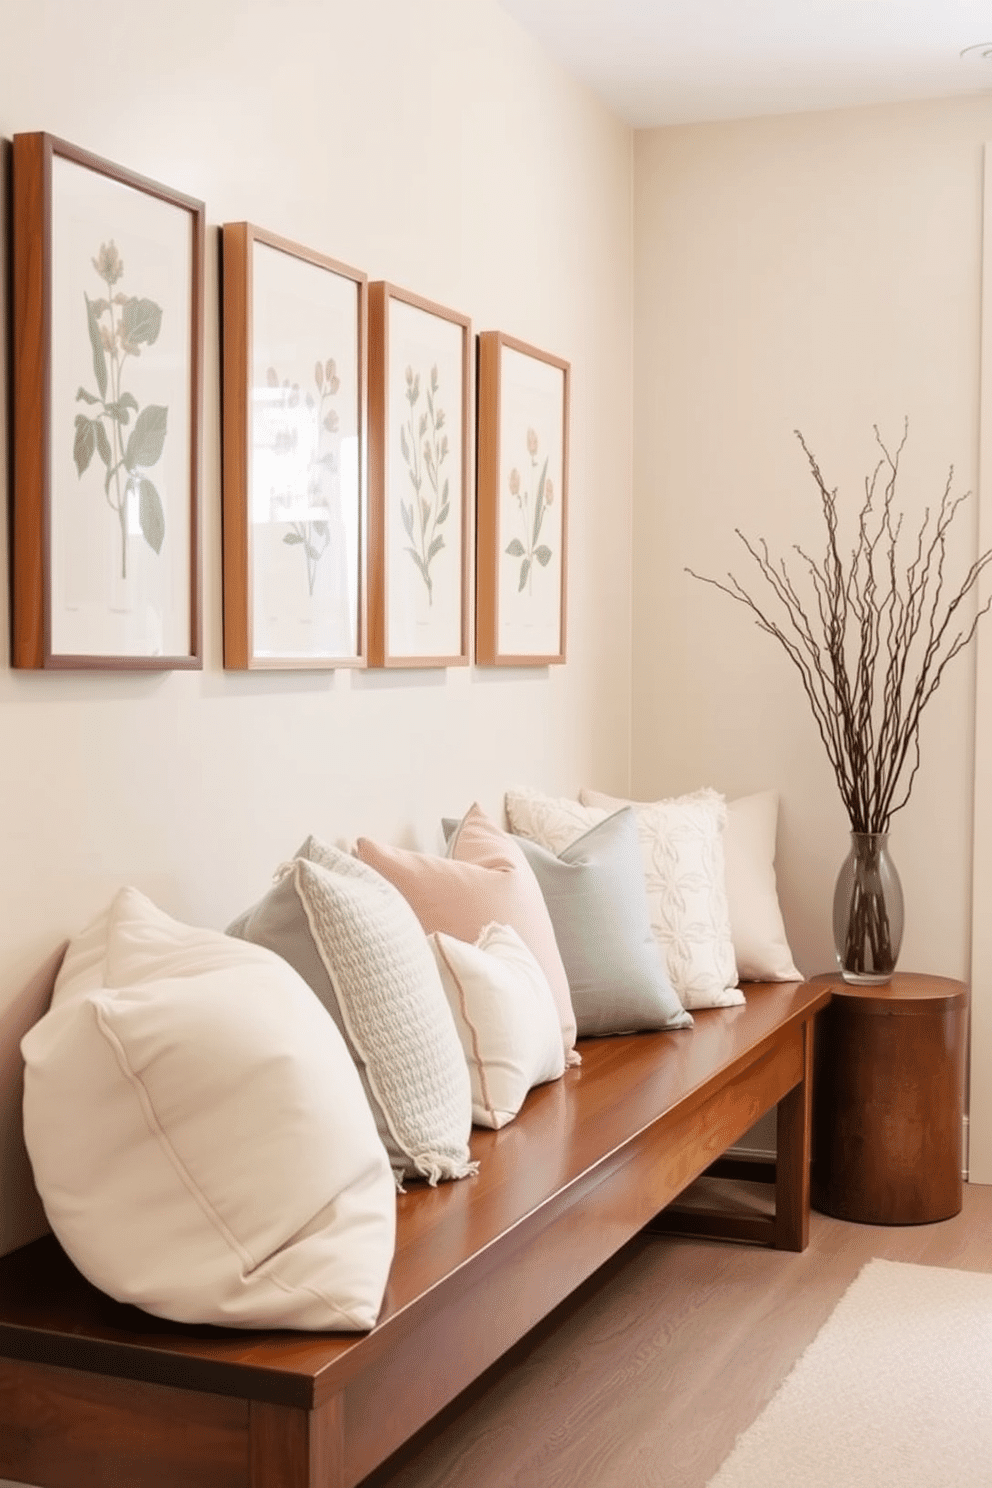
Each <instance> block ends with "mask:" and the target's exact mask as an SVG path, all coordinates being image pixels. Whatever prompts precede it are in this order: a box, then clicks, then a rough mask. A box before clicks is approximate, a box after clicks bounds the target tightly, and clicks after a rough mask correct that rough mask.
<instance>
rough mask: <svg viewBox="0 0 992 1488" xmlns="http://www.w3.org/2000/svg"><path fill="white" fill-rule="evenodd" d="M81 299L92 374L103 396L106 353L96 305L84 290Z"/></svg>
mask: <svg viewBox="0 0 992 1488" xmlns="http://www.w3.org/2000/svg"><path fill="white" fill-rule="evenodd" d="M83 299H84V300H85V301H86V324H87V326H88V327H89V332H90V346H91V347H92V348H93V375H94V376H95V377H96V385H97V387H98V388H99V390H100V397H101V398H105V397H106V396H107V354H106V352H105V351H104V349H103V337H102V336H101V335H100V326H99V322H98V321H97V315H96V306H95V305H94V304H93V301H92V300H91V299H90V297H89V295H88V294H87V293H86V291H85V290H84V291H83Z"/></svg>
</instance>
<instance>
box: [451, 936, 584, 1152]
mask: <svg viewBox="0 0 992 1488" xmlns="http://www.w3.org/2000/svg"><path fill="white" fill-rule="evenodd" d="M429 942H430V945H431V948H432V950H433V952H434V956H435V959H436V961H437V965H438V970H439V972H440V973H441V984H442V986H443V987H444V990H445V994H446V996H447V998H448V1002H449V1004H450V1006H451V1011H452V1013H453V1015H454V1019H455V1027H456V1028H457V1029H458V1036H459V1038H460V1039H461V1041H462V1049H463V1050H464V1053H465V1060H466V1063H467V1065H468V1071H469V1074H470V1076H471V1079H472V1119H473V1121H474V1122H475V1124H476V1125H477V1126H490V1127H501V1126H505V1125H506V1123H507V1122H508V1121H512V1120H513V1118H514V1116H516V1114H517V1112H518V1111H519V1110H520V1107H521V1106H522V1105H523V1103H524V1098H525V1096H526V1095H527V1092H528V1091H529V1090H530V1089H532V1087H533V1086H535V1085H542V1084H544V1082H545V1081H546V1080H557V1079H558V1077H559V1076H560V1075H561V1074H562V1073H563V1072H564V1069H565V1054H564V1050H563V1048H562V1042H561V1029H560V1027H559V1023H558V1011H557V1009H556V1007H555V1001H554V998H553V997H552V995H551V988H550V987H549V985H548V979H547V977H546V976H545V975H544V972H543V971H542V970H541V968H540V966H539V965H538V962H537V959H536V957H535V956H534V955H533V953H532V952H531V951H529V950H528V949H527V947H526V946H525V945H524V943H523V941H522V940H521V939H520V936H519V935H518V934H517V932H516V931H515V930H514V929H513V928H512V926H510V925H487V926H486V927H485V929H484V930H483V931H482V934H481V935H480V936H479V938H478V940H477V941H476V942H475V944H474V945H469V944H468V942H467V941H464V940H456V939H455V937H454V936H453V935H445V934H444V933H443V932H442V931H435V933H434V934H433V935H431V936H430V937H429Z"/></svg>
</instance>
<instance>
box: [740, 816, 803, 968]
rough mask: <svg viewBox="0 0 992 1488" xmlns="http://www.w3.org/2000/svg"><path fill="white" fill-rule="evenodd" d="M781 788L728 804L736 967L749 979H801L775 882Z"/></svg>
mask: <svg viewBox="0 0 992 1488" xmlns="http://www.w3.org/2000/svg"><path fill="white" fill-rule="evenodd" d="M777 825H778V792H777V791H773V790H768V791H759V792H758V793H757V794H756V795H753V796H739V797H738V798H737V800H735V801H728V802H727V828H726V831H725V832H724V834H723V850H724V857H725V859H726V864H727V903H728V905H729V907H730V929H731V933H732V934H733V938H734V955H735V957H736V958H737V970H738V972H739V973H740V976H741V979H742V980H743V981H745V982H799V981H802V973H801V972H800V971H799V970H798V968H797V966H796V963H795V961H794V960H793V959H792V952H791V950H790V949H789V942H788V938H787V937H786V933H785V924H784V922H783V920H782V911H781V909H780V908H779V902H778V886H777V884H776V882H775V831H776V828H777Z"/></svg>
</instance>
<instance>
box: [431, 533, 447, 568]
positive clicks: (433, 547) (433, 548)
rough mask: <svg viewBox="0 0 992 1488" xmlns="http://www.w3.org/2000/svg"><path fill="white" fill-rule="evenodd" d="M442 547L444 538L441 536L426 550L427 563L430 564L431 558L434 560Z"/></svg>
mask: <svg viewBox="0 0 992 1488" xmlns="http://www.w3.org/2000/svg"><path fill="white" fill-rule="evenodd" d="M443 547H444V538H443V537H441V536H438V537H436V538H435V539H434V541H433V542H432V543H431V545H430V547H429V548H428V549H427V562H428V563H430V561H431V559H432V558H436V557H437V555H438V553H440V551H441V549H442V548H443Z"/></svg>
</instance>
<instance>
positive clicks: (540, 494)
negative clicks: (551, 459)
mask: <svg viewBox="0 0 992 1488" xmlns="http://www.w3.org/2000/svg"><path fill="white" fill-rule="evenodd" d="M547 478H548V462H547V460H545V462H544V465H543V467H542V469H541V479H540V480H539V481H538V483H537V505H536V506H535V508H534V536H533V537H532V538H531V547H534V546H535V545H536V543H537V539H538V534H539V533H540V531H541V523H542V522H543V521H544V485H545V482H546V481H547Z"/></svg>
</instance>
